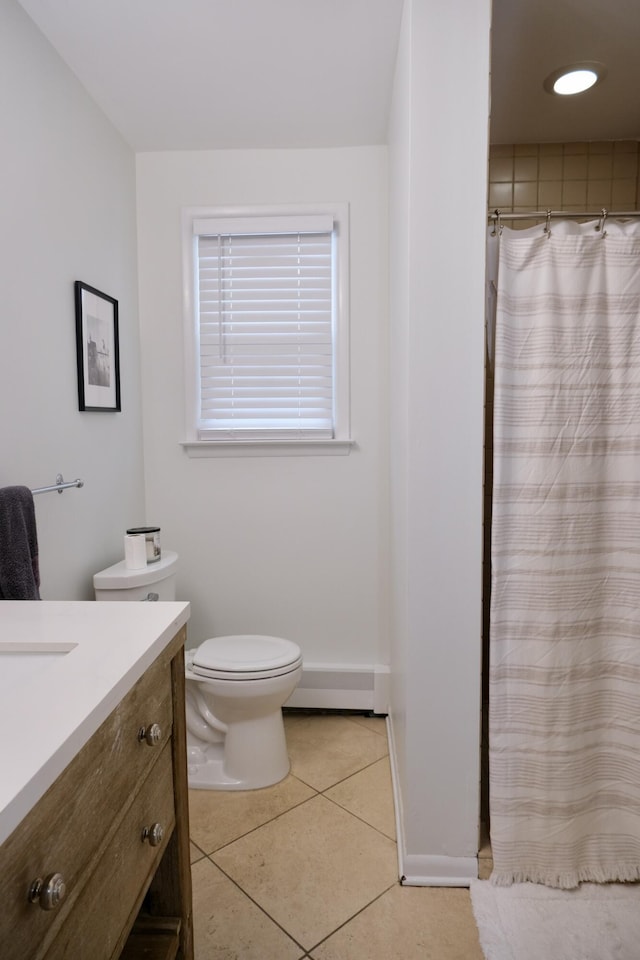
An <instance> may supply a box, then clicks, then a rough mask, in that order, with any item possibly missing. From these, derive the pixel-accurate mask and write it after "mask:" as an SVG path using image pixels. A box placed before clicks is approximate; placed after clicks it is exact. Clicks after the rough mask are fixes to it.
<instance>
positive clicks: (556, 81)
mask: <svg viewBox="0 0 640 960" xmlns="http://www.w3.org/2000/svg"><path fill="white" fill-rule="evenodd" d="M606 72H607V71H606V67H605V65H604V64H603V63H597V62H595V61H593V60H592V61H588V62H583V63H573V64H571V66H568V67H562V68H561V69H560V70H554V71H553V73H550V74H549V76H548V77H547V79H546V80H545V81H544V88H545V90H546V91H547V93H555V94H559V95H560V96H564V97H567V96H573V95H574V94H576V93H584V91H585V90H589V89H590V88H591V87H594V86H595V85H596V83H599V82H600V81H601V80H603V79H604V77H605V75H606Z"/></svg>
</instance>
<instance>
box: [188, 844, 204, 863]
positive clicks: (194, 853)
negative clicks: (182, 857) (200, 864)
mask: <svg viewBox="0 0 640 960" xmlns="http://www.w3.org/2000/svg"><path fill="white" fill-rule="evenodd" d="M190 853H191V863H195V862H196V860H202V858H203V857H204V853H203V852H202V850H199V849H198V847H196V845H195V843H192V844H190Z"/></svg>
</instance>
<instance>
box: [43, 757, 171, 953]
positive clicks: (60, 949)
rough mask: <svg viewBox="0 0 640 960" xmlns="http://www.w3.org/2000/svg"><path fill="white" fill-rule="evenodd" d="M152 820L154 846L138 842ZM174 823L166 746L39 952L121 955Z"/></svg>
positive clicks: (169, 767)
mask: <svg viewBox="0 0 640 960" xmlns="http://www.w3.org/2000/svg"><path fill="white" fill-rule="evenodd" d="M154 823H159V824H161V825H162V828H163V831H164V836H163V839H162V842H161V843H160V844H159V845H158V846H155V847H154V846H151V845H150V844H149V843H148V841H143V840H142V834H143V830H144V828H145V827H147V828H148V827H150V826H151V825H152V824H154ZM174 826H175V812H174V801H173V770H172V761H171V746H170V745H167V746H166V747H165V748H164V749H163V751H162V755H161V756H160V759H159V760H158V762H157V763H156V764H155V766H154V767H153V769H152V771H151V773H150V775H149V777H148V778H147V780H146V782H145V783H144V784H143V785H142V788H141V790H140V792H139V794H138V796H137V797H136V798H135V800H134V801H133V803H132V804H131V806H130V808H129V810H127V812H126V814H125V816H124V818H123V820H122V822H121V824H120V826H119V828H118V830H117V831H116V833H115V835H114V836H113V838H112V840H111V842H110V843H109V846H108V847H107V849H106V850H105V851H104V852H103V855H102V859H101V861H100V864H99V865H98V868H97V870H96V871H95V872H94V873H93V874H92V875H91V876H90V877H89V878H87V879H86V880H85V881H83V880H81V884H82V889H81V890H79V892H78V896H77V899H76V902H75V910H74V913H73V915H71V916H70V917H69V918H68V922H67V923H65V924H63V926H62V928H61V930H60V931H59V933H58V936H57V937H56V939H55V940H54V942H53V944H52V945H51V946H50V947H49V949H48V950H47V951H46V953H45V954H43V956H44V957H45V958H46V960H72V958H73V960H76V958H77V960H85V958H86V960H111V958H112V957H114V954H115V955H116V956H117V955H119V953H120V951H121V949H122V946H123V943H124V940H125V939H126V937H125V931H126V930H128V928H129V927H130V926H131V924H132V923H133V921H134V919H135V916H136V914H137V912H138V909H139V907H140V903H141V902H142V899H143V896H144V893H145V891H146V889H147V887H148V885H149V883H150V881H151V878H152V877H153V874H154V872H155V870H156V868H157V866H158V863H159V861H160V858H161V857H162V854H163V852H164V850H165V847H166V846H167V844H168V842H169V839H170V837H171V833H172V832H173V829H174ZM40 956H41V955H40V954H38V955H37V957H38V958H39V957H40ZM34 960H35V958H34Z"/></svg>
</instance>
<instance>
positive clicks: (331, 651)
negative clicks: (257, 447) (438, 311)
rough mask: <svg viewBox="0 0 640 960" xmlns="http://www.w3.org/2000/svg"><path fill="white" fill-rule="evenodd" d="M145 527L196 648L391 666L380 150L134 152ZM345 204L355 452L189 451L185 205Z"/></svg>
mask: <svg viewBox="0 0 640 960" xmlns="http://www.w3.org/2000/svg"><path fill="white" fill-rule="evenodd" d="M137 182H138V231H139V270H140V321H141V336H142V355H143V385H144V423H145V467H146V493H147V506H148V519H149V522H153V523H157V524H158V525H160V526H161V527H162V542H163V545H166V546H171V547H172V548H175V549H176V550H177V551H178V553H179V554H180V558H181V567H180V575H179V592H180V595H181V596H182V597H184V598H185V599H188V600H190V601H192V619H191V622H190V631H189V632H190V641H191V644H192V645H194V644H196V643H199V642H201V641H202V640H204V639H206V638H207V637H208V636H212V635H214V634H224V633H243V632H246V633H253V632H256V633H272V634H276V635H281V636H285V637H288V638H290V639H292V640H295V641H296V642H298V643H299V644H300V646H301V647H302V650H303V655H304V658H305V662H306V663H307V664H310V663H315V664H318V663H320V664H334V665H345V664H357V665H369V666H371V665H373V664H376V663H387V648H386V644H387V567H386V563H387V553H388V551H387V535H388V523H387V490H388V487H387V478H386V469H387V416H388V392H387V373H386V369H387V357H386V322H387V315H388V303H387V298H388V291H387V253H388V248H387V242H388V236H387V152H386V148H379V147H372V148H362V149H340V150H264V151H216V152H206V151H203V152H187V153H154V154H141V155H138V157H137ZM310 201H318V202H320V201H322V202H325V201H327V202H329V201H340V202H345V201H346V202H348V203H349V205H350V236H351V273H350V278H351V378H352V379H351V428H352V436H353V438H354V440H355V441H356V444H357V447H356V448H355V449H354V450H353V451H352V452H351V454H350V455H349V456H329V457H327V456H319V457H313V456H306V457H305V456H300V457H273V458H272V457H255V458H253V457H251V458H244V457H242V458H235V457H231V458H223V459H219V458H216V459H190V458H189V457H188V456H187V454H186V453H185V451H184V450H183V448H182V447H181V446H180V441H181V440H184V439H185V427H184V389H183V309H182V306H183V303H182V290H183V277H182V269H181V267H182V256H181V209H182V207H185V206H200V205H201V206H214V205H216V204H218V205H236V204H239V205H241V204H274V203H303V202H310Z"/></svg>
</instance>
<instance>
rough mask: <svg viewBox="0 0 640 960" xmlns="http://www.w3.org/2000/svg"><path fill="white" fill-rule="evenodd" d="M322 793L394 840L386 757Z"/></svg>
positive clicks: (387, 760)
mask: <svg viewBox="0 0 640 960" xmlns="http://www.w3.org/2000/svg"><path fill="white" fill-rule="evenodd" d="M324 795H325V797H328V798H329V799H330V800H333V801H334V802H335V803H339V804H340V806H341V807H344V809H345V810H348V811H349V813H353V814H354V815H355V816H356V817H360V819H361V820H364V821H365V822H366V823H368V824H370V825H371V826H372V827H375V828H376V830H380V831H381V833H384V834H385V836H387V837H389V838H390V839H391V840H395V838H396V821H395V812H394V807H393V790H392V787H391V768H390V766H389V758H388V757H383V758H382V759H381V760H377V761H376V762H375V763H372V764H371V766H370V767H366V768H365V769H364V770H360V772H359V773H354V774H353V776H352V777H349V778H348V779H347V780H342V781H341V782H340V783H338V784H336V786H335V787H331V788H330V789H329V790H325V793H324Z"/></svg>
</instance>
